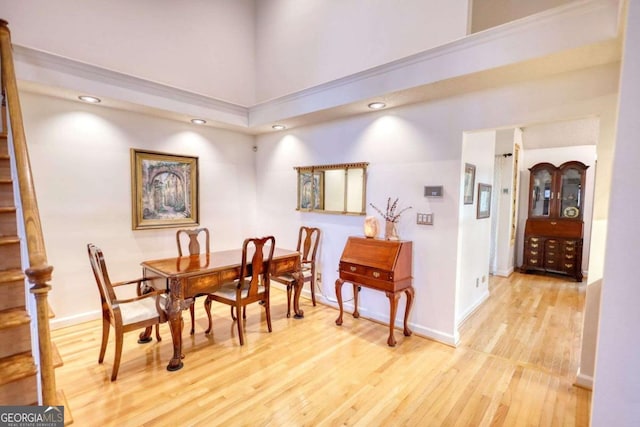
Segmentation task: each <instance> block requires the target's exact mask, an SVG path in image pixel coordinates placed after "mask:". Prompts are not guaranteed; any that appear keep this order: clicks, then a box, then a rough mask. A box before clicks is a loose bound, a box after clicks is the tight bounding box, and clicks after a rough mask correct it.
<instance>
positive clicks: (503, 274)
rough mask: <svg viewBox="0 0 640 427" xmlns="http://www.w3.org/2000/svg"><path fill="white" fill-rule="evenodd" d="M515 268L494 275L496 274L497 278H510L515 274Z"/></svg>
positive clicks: (498, 271)
mask: <svg viewBox="0 0 640 427" xmlns="http://www.w3.org/2000/svg"><path fill="white" fill-rule="evenodd" d="M513 270H514V268H513V266H512V267H509V268H508V269H506V270H496V271H495V272H494V273H493V274H495V275H496V276H500V277H509V276H511V274H513Z"/></svg>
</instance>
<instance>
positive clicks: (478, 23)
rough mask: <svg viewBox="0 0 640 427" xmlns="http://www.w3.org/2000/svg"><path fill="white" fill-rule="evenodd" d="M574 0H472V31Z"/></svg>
mask: <svg viewBox="0 0 640 427" xmlns="http://www.w3.org/2000/svg"><path fill="white" fill-rule="evenodd" d="M572 1H574V0H536V1H526V0H525V1H523V0H471V3H472V6H471V9H472V12H471V32H472V33H475V32H478V31H482V30H486V29H487V28H491V27H495V26H497V25H501V24H504V23H507V22H511V21H515V20H516V19H519V18H524V17H525V16H529V15H533V14H534V13H538V12H542V11H544V10H547V9H551V8H554V7H558V6H562V5H563V4H567V3H571V2H572Z"/></svg>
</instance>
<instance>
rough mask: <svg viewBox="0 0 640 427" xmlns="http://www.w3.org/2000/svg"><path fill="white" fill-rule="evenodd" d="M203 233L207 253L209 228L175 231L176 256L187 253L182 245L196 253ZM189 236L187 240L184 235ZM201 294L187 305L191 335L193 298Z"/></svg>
mask: <svg viewBox="0 0 640 427" xmlns="http://www.w3.org/2000/svg"><path fill="white" fill-rule="evenodd" d="M201 235H204V253H205V254H208V253H209V252H210V237H209V229H208V228H205V227H202V228H195V229H191V230H188V229H181V230H178V231H176V244H177V246H178V256H180V257H181V256H182V254H183V253H185V254H186V253H187V252H186V251H183V249H184V248H183V246H187V248H186V249H188V253H189V255H198V254H200V252H201V245H200V240H199V236H201ZM183 236H186V237H188V238H189V240H188V241H187V240H186V238H185V237H183ZM199 296H201V295H196V296H195V297H194V298H193V303H192V304H191V305H189V313H190V314H191V331H190V332H189V333H190V334H191V335H193V334H194V333H195V327H196V321H195V299H196V298H197V297H199Z"/></svg>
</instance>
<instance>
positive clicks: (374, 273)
mask: <svg viewBox="0 0 640 427" xmlns="http://www.w3.org/2000/svg"><path fill="white" fill-rule="evenodd" d="M373 277H375V278H376V279H377V278H378V277H380V273H378V272H377V271H374V272H373Z"/></svg>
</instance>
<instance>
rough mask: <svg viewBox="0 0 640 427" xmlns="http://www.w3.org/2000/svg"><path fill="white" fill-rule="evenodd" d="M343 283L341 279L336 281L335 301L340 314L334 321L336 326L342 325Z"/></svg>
mask: <svg viewBox="0 0 640 427" xmlns="http://www.w3.org/2000/svg"><path fill="white" fill-rule="evenodd" d="M343 283H344V280H342V279H338V280H336V299H337V300H338V307H340V314H339V315H338V318H337V319H336V325H338V326H340V325H342V312H343V311H342V284H343Z"/></svg>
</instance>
